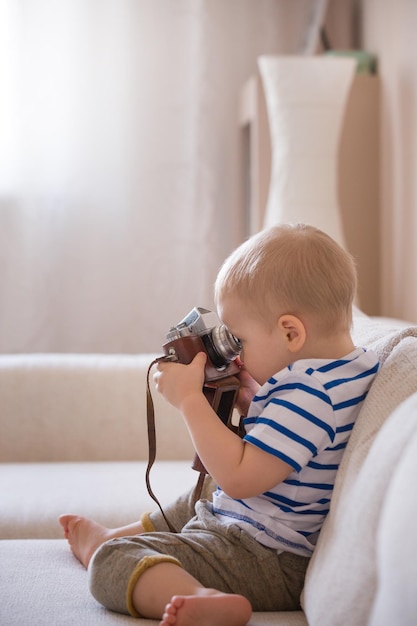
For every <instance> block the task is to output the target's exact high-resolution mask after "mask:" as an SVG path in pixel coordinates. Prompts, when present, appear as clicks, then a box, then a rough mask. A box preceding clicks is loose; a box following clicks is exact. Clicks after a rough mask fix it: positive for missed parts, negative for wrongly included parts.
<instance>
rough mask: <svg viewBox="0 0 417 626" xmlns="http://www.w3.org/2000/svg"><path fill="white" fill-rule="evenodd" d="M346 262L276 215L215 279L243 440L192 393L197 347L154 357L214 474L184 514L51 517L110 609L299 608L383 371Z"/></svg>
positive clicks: (231, 617)
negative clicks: (357, 314) (360, 329)
mask: <svg viewBox="0 0 417 626" xmlns="http://www.w3.org/2000/svg"><path fill="white" fill-rule="evenodd" d="M355 292H356V271H355V265H354V262H353V260H352V258H351V256H350V255H349V254H347V253H346V252H345V251H344V250H343V249H342V248H341V247H340V246H339V245H338V244H337V243H335V242H334V241H333V240H332V239H331V238H330V237H328V236H327V235H326V234H324V233H323V232H321V231H320V230H318V229H316V228H313V227H311V226H307V225H303V224H297V225H279V226H275V227H273V228H270V229H268V230H265V231H262V232H260V233H258V234H257V235H255V236H253V237H251V238H250V239H248V241H246V242H245V243H243V244H242V245H241V246H240V247H239V248H238V249H237V250H236V251H235V252H233V253H232V254H231V255H230V257H229V258H228V259H227V260H226V261H225V263H224V265H223V267H222V268H221V269H220V272H219V274H218V277H217V280H216V284H215V301H216V307H217V311H218V314H219V317H220V319H221V320H222V322H223V323H224V324H225V325H226V326H227V328H228V330H229V331H230V332H231V333H232V334H233V335H235V336H236V337H237V338H238V339H239V340H240V342H241V345H242V352H241V355H240V357H239V364H240V368H241V369H240V374H239V377H240V382H241V387H240V391H239V396H238V403H237V404H238V409H239V411H240V412H241V414H242V415H243V418H242V419H243V424H244V430H245V435H244V437H243V438H240V437H239V436H238V435H236V434H235V433H233V432H232V431H231V430H229V429H228V428H227V427H226V426H225V425H224V424H223V423H222V421H221V420H220V419H219V418H218V417H217V415H216V413H215V412H214V411H213V409H212V408H211V406H210V404H209V403H208V401H207V399H206V397H205V396H204V394H203V392H202V387H203V383H204V365H205V362H206V355H205V354H204V353H199V354H197V355H196V357H195V358H194V360H193V361H192V362H191V363H190V365H182V364H178V363H168V362H161V363H160V364H158V366H157V370H156V373H155V375H154V379H155V382H156V386H157V389H158V391H159V392H160V393H161V394H162V395H163V396H164V397H165V398H166V399H167V400H168V401H169V402H170V403H171V404H173V405H174V406H175V407H177V408H178V409H179V410H180V412H181V414H182V416H183V418H184V420H185V422H186V425H187V427H188V429H189V432H190V435H191V437H192V440H193V443H194V446H195V449H196V451H197V453H198V455H199V457H200V459H201V460H202V462H203V464H204V466H205V467H206V468H207V470H208V472H209V474H210V476H211V477H212V479H213V481H214V485H215V487H214V491H213V487H212V483H211V482H210V480H209V479H207V480H206V484H205V491H204V493H203V497H202V498H201V499H200V500H199V501H198V502H197V504H196V505H195V509H192V510H191V508H192V507H191V505H190V499H189V498H187V497H183V498H180V499H179V500H178V501H177V502H176V503H174V504H173V505H171V506H170V507H169V508H168V509H167V511H166V512H167V515H168V516H169V517H170V518H171V519H172V522H173V523H174V526H175V527H176V528H180V529H181V530H180V532H178V533H172V532H169V530H168V528H167V525H166V522H165V520H164V519H163V517H162V515H161V513H160V512H155V513H152V514H146V515H144V516H143V518H142V520H141V521H140V522H138V523H135V524H133V525H130V526H126V527H123V528H118V529H107V528H104V527H103V526H101V525H99V524H97V523H96V522H94V521H92V520H89V519H86V518H81V517H78V516H75V515H63V516H61V518H60V522H61V524H62V526H63V528H64V532H65V536H66V537H67V538H68V540H69V543H70V546H71V548H72V550H73V552H74V554H75V555H76V556H77V557H78V558H79V560H80V561H81V562H82V563H83V564H84V565H85V566H86V567H88V570H89V579H90V588H91V592H92V594H93V595H94V596H95V598H96V599H97V600H98V601H99V602H100V603H102V604H103V605H104V606H106V607H107V608H109V609H111V610H114V611H118V612H122V613H129V614H130V615H133V616H141V617H147V618H154V619H159V620H161V621H160V624H161V626H169V625H171V626H172V625H176V626H191V625H192V626H195V625H196V624H198V625H199V626H244V624H246V623H247V622H248V621H249V619H250V615H251V611H252V610H255V611H280V610H282V611H288V610H297V609H299V606H300V604H299V603H300V594H301V591H302V588H303V584H304V577H305V572H306V568H307V565H308V563H309V559H310V557H311V555H312V553H313V551H314V547H315V544H316V542H317V538H318V535H319V532H320V529H321V527H322V524H323V521H324V519H325V517H326V514H327V513H328V511H329V506H330V501H331V496H332V491H333V487H334V482H335V478H336V473H337V470H338V467H339V464H340V461H341V458H342V455H343V452H344V450H345V448H346V445H347V442H348V440H349V436H350V434H351V432H352V428H353V426H354V423H355V420H356V418H357V416H358V413H359V411H360V408H361V406H362V403H363V401H364V399H365V397H366V394H367V392H368V390H369V387H370V385H371V383H372V381H373V379H374V377H375V375H376V373H377V371H378V360H377V358H376V356H375V354H373V353H372V352H371V351H367V350H365V349H364V348H362V347H355V346H354V344H353V341H352V338H351V334H350V327H351V323H352V303H353V299H354V296H355Z"/></svg>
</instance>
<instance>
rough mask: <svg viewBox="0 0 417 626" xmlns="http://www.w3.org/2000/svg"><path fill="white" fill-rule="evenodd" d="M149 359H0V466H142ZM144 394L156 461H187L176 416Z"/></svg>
mask: <svg viewBox="0 0 417 626" xmlns="http://www.w3.org/2000/svg"><path fill="white" fill-rule="evenodd" d="M153 358H154V355H151V354H140V355H134V356H132V355H91V354H89V355H80V354H25V355H0V461H1V462H36V461H107V460H113V461H119V460H128V461H130V460H146V459H147V458H148V440H147V423H146V374H147V370H148V366H149V364H150V363H151V361H152V360H153ZM150 378H151V389H152V397H153V400H154V404H155V416H156V431H157V458H158V459H165V460H169V459H184V460H186V459H192V457H193V448H192V444H191V440H190V437H189V435H188V432H187V430H186V427H185V425H184V423H183V420H182V418H181V416H180V415H179V413H178V411H176V410H175V409H174V408H173V407H172V406H170V405H169V404H167V403H166V402H165V401H164V399H163V398H162V396H161V395H160V394H158V393H157V392H156V391H155V388H154V385H153V381H152V376H151V377H150Z"/></svg>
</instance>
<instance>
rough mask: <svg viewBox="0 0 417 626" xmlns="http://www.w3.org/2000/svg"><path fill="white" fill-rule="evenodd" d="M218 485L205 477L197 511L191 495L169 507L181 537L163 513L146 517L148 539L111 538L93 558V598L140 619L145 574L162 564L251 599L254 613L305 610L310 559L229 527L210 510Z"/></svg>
mask: <svg viewBox="0 0 417 626" xmlns="http://www.w3.org/2000/svg"><path fill="white" fill-rule="evenodd" d="M212 490H213V484H212V483H211V481H209V480H208V479H206V484H205V489H204V492H203V494H202V495H203V496H205V497H206V498H207V499H202V500H200V501H199V502H197V504H196V506H195V510H194V508H193V507H192V502H191V497H190V495H186V496H184V497H183V498H180V499H179V500H178V501H177V502H176V503H175V504H174V505H171V506H170V507H167V509H166V514H167V516H168V518H169V519H170V521H171V522H172V523H173V525H174V526H175V528H177V529H180V532H178V533H172V532H169V531H168V530H167V525H166V522H165V520H164V518H163V517H162V515H161V514H160V513H159V512H158V513H152V514H151V515H150V516H148V517H145V518H144V522H143V523H144V526H145V528H146V529H152V530H153V532H146V533H145V534H143V535H136V536H134V537H126V538H122V539H112V540H110V541H108V542H107V543H105V544H103V545H102V546H101V547H100V548H99V549H98V550H97V551H96V553H95V554H94V556H93V558H92V560H91V561H90V565H89V577H90V589H91V593H92V594H93V596H94V597H95V598H96V600H98V602H100V603H101V604H103V605H104V606H105V607H107V608H108V609H111V610H113V611H117V612H119V613H128V614H131V615H133V616H135V617H139V616H138V615H137V613H136V611H135V609H134V607H133V605H132V601H131V597H132V592H133V589H134V586H135V585H136V582H137V581H138V579H139V577H140V576H141V574H142V573H143V572H144V571H145V570H146V569H147V568H148V567H152V566H153V565H156V564H157V563H161V562H171V563H176V564H177V565H179V566H181V567H183V568H184V569H185V570H186V571H187V572H189V573H190V574H191V575H192V576H194V577H195V578H196V579H197V580H198V581H199V582H200V583H201V584H202V585H204V586H205V587H210V588H214V589H218V590H219V591H223V592H225V593H239V594H241V595H243V596H246V598H248V600H249V601H250V602H251V604H252V608H253V610H254V611H291V610H298V609H299V607H300V603H299V601H300V594H301V590H302V588H303V585H304V577H305V572H306V569H307V565H308V562H309V559H308V558H305V557H301V556H297V555H294V554H291V553H289V552H283V553H281V554H277V553H276V551H275V550H272V549H270V548H266V547H265V546H262V545H261V544H259V543H258V542H257V541H256V540H255V539H253V538H252V537H251V536H250V535H248V534H247V533H246V532H245V531H243V530H241V529H240V528H239V527H238V526H237V525H234V524H233V525H231V526H224V525H222V524H221V523H219V521H218V520H217V518H216V517H215V516H214V515H213V514H212V512H211V503H210V496H211V493H212Z"/></svg>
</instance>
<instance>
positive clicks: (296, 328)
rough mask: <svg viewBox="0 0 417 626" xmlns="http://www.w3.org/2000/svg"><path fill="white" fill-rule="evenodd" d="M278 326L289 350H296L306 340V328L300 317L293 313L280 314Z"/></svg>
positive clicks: (299, 348)
mask: <svg viewBox="0 0 417 626" xmlns="http://www.w3.org/2000/svg"><path fill="white" fill-rule="evenodd" d="M278 326H279V328H280V330H281V332H282V334H283V335H284V338H285V341H286V342H287V348H288V350H289V351H290V352H298V351H299V350H301V348H302V347H303V345H304V343H305V340H306V329H305V326H304V324H303V322H302V321H301V320H300V318H298V317H296V316H295V315H281V317H280V318H279V320H278Z"/></svg>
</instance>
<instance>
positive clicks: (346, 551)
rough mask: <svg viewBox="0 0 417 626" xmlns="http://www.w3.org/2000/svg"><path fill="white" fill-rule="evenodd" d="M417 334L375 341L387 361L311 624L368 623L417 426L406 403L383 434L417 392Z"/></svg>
mask: <svg viewBox="0 0 417 626" xmlns="http://www.w3.org/2000/svg"><path fill="white" fill-rule="evenodd" d="M371 330H372V328H369V331H370V332H371ZM362 332H364V331H363V329H362ZM415 335H416V329H410V331H408V332H407V331H404V332H402V333H397V334H395V333H393V334H392V335H390V336H389V337H388V341H389V349H388V347H387V343H386V342H387V339H385V340H381V339H379V338H378V337H375V338H374V345H375V346H376V347H377V349H378V352H379V353H380V354H381V355H382V358H386V360H385V363H384V365H383V366H382V368H381V370H380V372H379V374H378V376H377V378H376V380H375V382H374V384H373V386H372V387H371V390H370V392H369V394H368V397H367V399H366V402H365V404H364V407H363V409H362V411H361V414H360V416H359V418H358V421H357V423H356V425H355V428H354V430H353V432H352V436H351V438H350V441H349V445H348V447H347V449H346V452H345V455H344V457H343V459H342V463H341V466H340V469H339V473H338V477H337V480H336V484H335V490H334V494H333V498H332V504H331V507H330V513H329V515H328V517H327V519H326V521H325V524H324V526H323V529H322V532H321V534H320V538H319V541H318V544H317V548H316V551H315V553H314V555H313V557H312V560H311V563H310V566H309V568H308V571H307V576H306V584H305V588H304V593H303V608H304V610H305V612H306V616H307V620H308V623H309V624H310V625H311V626H361V625H365V624H368V620H369V613H370V611H371V607H372V603H373V600H374V595H375V588H376V565H375V560H376V555H375V552H376V546H375V533H376V530H377V526H378V520H379V516H380V512H381V508H382V506H383V502H384V498H385V492H386V488H387V485H388V483H389V481H390V479H391V476H392V468H393V467H394V466H395V464H396V463H397V462H398V461H399V459H400V458H401V455H402V453H403V449H404V447H405V445H406V443H407V441H408V438H409V437H410V436H411V434H412V433H413V432H414V431H415V429H416V427H417V416H416V415H415V414H413V413H410V412H409V411H408V409H407V406H406V405H401V406H400V407H399V408H398V409H397V410H396V411H395V413H394V414H393V415H392V417H390V418H389V420H388V423H387V424H386V426H385V427H384V428H382V430H381V431H380V432H379V433H378V431H379V429H380V428H381V426H382V425H383V424H384V422H385V421H386V420H387V418H388V417H389V416H390V414H391V413H392V411H393V410H394V409H395V408H396V407H397V406H398V405H399V404H400V403H401V401H402V400H404V399H405V398H407V397H409V396H410V395H411V394H413V393H414V392H416V391H417V339H416V337H415ZM378 342H379V343H378ZM366 343H368V345H369V343H372V342H366ZM387 355H388V356H387ZM368 452H369V456H368Z"/></svg>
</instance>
